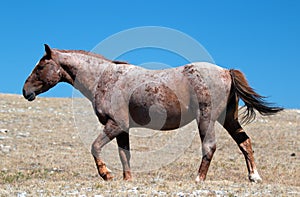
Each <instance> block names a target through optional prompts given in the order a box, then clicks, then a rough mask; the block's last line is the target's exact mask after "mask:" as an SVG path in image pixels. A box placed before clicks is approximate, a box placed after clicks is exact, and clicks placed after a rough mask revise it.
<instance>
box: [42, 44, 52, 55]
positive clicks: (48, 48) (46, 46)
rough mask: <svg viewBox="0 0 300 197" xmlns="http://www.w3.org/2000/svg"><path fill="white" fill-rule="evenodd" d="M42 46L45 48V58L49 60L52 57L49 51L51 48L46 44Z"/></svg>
mask: <svg viewBox="0 0 300 197" xmlns="http://www.w3.org/2000/svg"><path fill="white" fill-rule="evenodd" d="M44 46H45V52H46V57H47V58H48V59H51V56H52V50H51V48H50V47H49V45H47V44H44Z"/></svg>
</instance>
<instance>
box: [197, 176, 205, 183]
mask: <svg viewBox="0 0 300 197" xmlns="http://www.w3.org/2000/svg"><path fill="white" fill-rule="evenodd" d="M195 182H196V183H203V182H204V178H202V177H200V176H197V178H196V179H195Z"/></svg>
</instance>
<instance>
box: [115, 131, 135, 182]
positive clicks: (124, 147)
mask: <svg viewBox="0 0 300 197" xmlns="http://www.w3.org/2000/svg"><path fill="white" fill-rule="evenodd" d="M117 143H118V146H119V156H120V159H121V162H122V166H123V179H124V180H131V179H132V177H131V172H130V163H129V162H130V145H129V133H128V132H126V131H124V132H122V133H121V134H119V135H118V136H117Z"/></svg>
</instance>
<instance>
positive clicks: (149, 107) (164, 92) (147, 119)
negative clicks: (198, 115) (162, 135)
mask: <svg viewBox="0 0 300 197" xmlns="http://www.w3.org/2000/svg"><path fill="white" fill-rule="evenodd" d="M129 113H130V122H131V123H130V124H131V127H146V128H151V129H157V130H171V129H176V128H179V127H181V126H184V125H186V124H187V123H189V122H191V121H192V120H193V119H194V113H193V112H192V110H191V107H190V97H189V91H188V89H187V88H185V87H183V88H182V89H180V93H177V91H176V90H172V89H170V88H168V87H167V86H165V85H164V84H144V85H142V86H140V87H139V88H137V89H135V90H134V91H133V92H132V94H131V96H130V99H129Z"/></svg>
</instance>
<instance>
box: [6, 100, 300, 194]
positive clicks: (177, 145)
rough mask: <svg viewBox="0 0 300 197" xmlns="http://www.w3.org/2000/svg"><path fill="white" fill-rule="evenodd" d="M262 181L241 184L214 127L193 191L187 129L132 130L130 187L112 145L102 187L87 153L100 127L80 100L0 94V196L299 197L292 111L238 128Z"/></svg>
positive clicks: (242, 168) (298, 117)
mask: <svg viewBox="0 0 300 197" xmlns="http://www.w3.org/2000/svg"><path fill="white" fill-rule="evenodd" d="M244 128H245V130H246V131H247V133H248V135H249V136H251V138H252V140H253V148H254V151H255V158H256V161H257V165H258V168H259V172H260V174H261V176H262V178H263V182H262V183H260V184H252V183H249V182H248V179H247V169H246V165H245V161H244V158H243V155H242V154H241V152H240V151H239V149H238V147H237V146H236V145H235V144H234V142H233V140H232V139H231V138H230V136H229V135H228V134H227V133H226V131H225V130H223V129H222V128H221V126H217V128H216V135H217V141H218V143H217V151H216V153H215V157H214V158H213V161H212V164H211V167H210V169H209V172H208V177H207V181H206V182H204V183H200V184H195V183H194V179H195V177H196V172H197V169H198V167H199V164H200V157H201V146H200V144H201V143H200V140H199V136H198V134H197V131H196V125H195V124H194V123H192V124H189V125H187V126H185V127H183V128H182V129H179V130H175V131H167V132H157V131H153V130H145V129H132V130H131V131H130V132H131V147H132V167H133V176H134V180H133V181H131V182H124V181H122V180H121V179H122V172H121V171H120V162H119V159H118V156H117V149H116V143H115V141H113V142H111V143H110V144H109V145H108V146H107V147H105V150H104V152H103V158H104V160H105V161H107V165H108V166H109V167H110V168H111V169H112V171H113V174H114V176H115V179H114V180H113V181H111V182H104V181H102V180H101V179H100V178H99V177H98V175H97V171H96V168H95V165H94V161H93V158H92V155H91V154H90V144H91V142H92V140H93V138H94V137H95V136H96V134H97V132H98V130H99V129H101V126H100V125H99V124H98V123H97V121H96V119H95V116H94V115H93V113H92V110H91V108H90V106H89V104H88V103H86V102H85V101H82V99H71V98H70V99H58V98H37V99H36V100H35V101H34V102H27V101H26V100H25V99H23V98H22V97H21V96H19V95H4V94H0V196H19V197H25V196H95V197H96V196H98V197H99V196H300V172H299V170H300V168H299V167H300V165H299V164H300V162H299V161H300V146H299V145H300V144H299V142H300V135H299V134H300V110H285V111H284V112H282V113H280V114H278V115H276V116H271V117H261V116H258V118H257V119H256V120H255V121H254V122H252V123H251V124H249V125H246V126H245V127H244Z"/></svg>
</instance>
